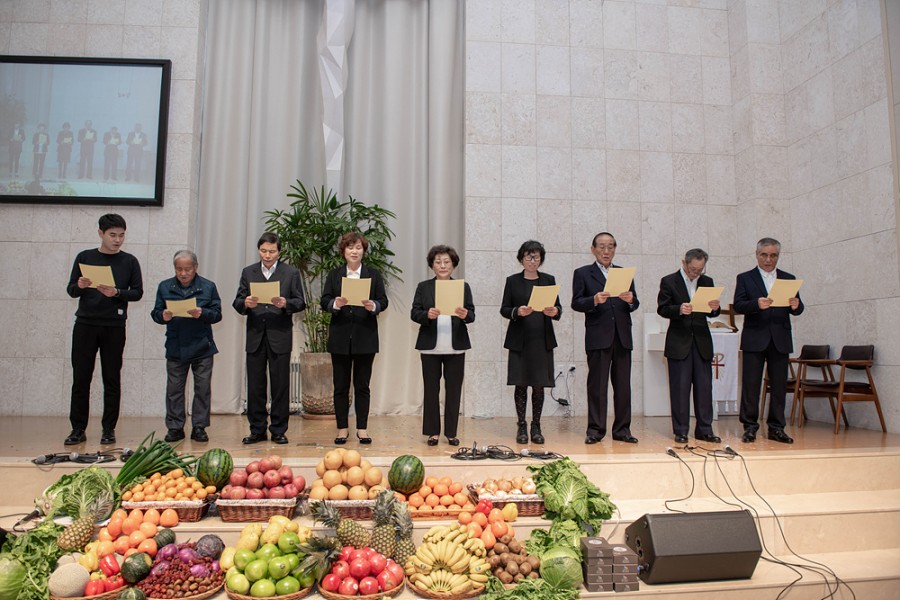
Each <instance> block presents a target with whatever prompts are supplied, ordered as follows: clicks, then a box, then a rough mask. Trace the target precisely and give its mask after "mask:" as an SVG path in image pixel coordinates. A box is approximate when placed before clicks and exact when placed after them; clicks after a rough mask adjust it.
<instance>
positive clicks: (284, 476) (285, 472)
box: [278, 465, 294, 485]
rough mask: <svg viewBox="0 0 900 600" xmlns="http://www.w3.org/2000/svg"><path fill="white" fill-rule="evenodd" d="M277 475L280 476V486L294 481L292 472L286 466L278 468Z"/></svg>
mask: <svg viewBox="0 0 900 600" xmlns="http://www.w3.org/2000/svg"><path fill="white" fill-rule="evenodd" d="M278 474H279V475H280V476H281V485H284V484H285V483H291V482H292V481H294V472H293V471H291V468H290V467H289V466H287V465H284V466H283V467H281V468H279V469H278Z"/></svg>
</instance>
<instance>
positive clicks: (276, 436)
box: [272, 433, 288, 444]
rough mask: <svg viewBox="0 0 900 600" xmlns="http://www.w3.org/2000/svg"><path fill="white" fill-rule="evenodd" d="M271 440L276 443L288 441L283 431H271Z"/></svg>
mask: <svg viewBox="0 0 900 600" xmlns="http://www.w3.org/2000/svg"><path fill="white" fill-rule="evenodd" d="M272 441H273V442H275V443H276V444H287V443H288V439H287V436H285V435H284V434H283V433H273V434H272Z"/></svg>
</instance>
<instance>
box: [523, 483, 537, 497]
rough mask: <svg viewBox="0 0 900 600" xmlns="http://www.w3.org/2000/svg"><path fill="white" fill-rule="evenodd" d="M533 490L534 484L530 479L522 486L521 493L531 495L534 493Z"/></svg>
mask: <svg viewBox="0 0 900 600" xmlns="http://www.w3.org/2000/svg"><path fill="white" fill-rule="evenodd" d="M535 488H536V486H535V484H534V482H533V481H532V480H530V479H529V480H527V481H526V482H525V483H523V484H522V491H523V492H525V493H526V494H533V493H534V492H535Z"/></svg>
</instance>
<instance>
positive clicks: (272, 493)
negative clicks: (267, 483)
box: [269, 485, 287, 500]
mask: <svg viewBox="0 0 900 600" xmlns="http://www.w3.org/2000/svg"><path fill="white" fill-rule="evenodd" d="M286 497H287V496H286V495H285V493H284V488H283V487H281V486H280V485H276V486H275V487H273V488H269V498H276V499H278V500H283V499H284V498H286Z"/></svg>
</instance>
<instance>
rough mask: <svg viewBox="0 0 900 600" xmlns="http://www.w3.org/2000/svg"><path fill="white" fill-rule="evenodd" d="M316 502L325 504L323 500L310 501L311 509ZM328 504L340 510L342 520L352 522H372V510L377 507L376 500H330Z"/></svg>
mask: <svg viewBox="0 0 900 600" xmlns="http://www.w3.org/2000/svg"><path fill="white" fill-rule="evenodd" d="M316 502H323V500H313V499H310V500H309V504H310V508H312V505H313V504H315V503H316ZM327 502H328V504H330V505H332V506H334V507H335V508H336V509H338V512H339V513H341V518H342V519H350V520H351V521H371V520H372V508H374V506H375V501H374V500H328V501H327Z"/></svg>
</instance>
